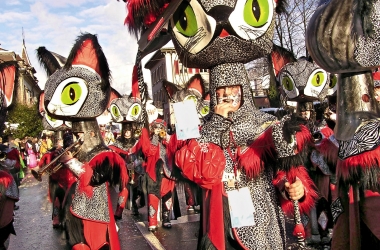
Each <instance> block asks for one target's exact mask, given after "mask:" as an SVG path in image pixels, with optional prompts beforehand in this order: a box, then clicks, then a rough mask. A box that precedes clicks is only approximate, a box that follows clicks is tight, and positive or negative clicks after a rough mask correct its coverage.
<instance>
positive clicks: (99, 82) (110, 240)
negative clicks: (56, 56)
mask: <svg viewBox="0 0 380 250" xmlns="http://www.w3.org/2000/svg"><path fill="white" fill-rule="evenodd" d="M109 80H110V70H109V67H108V63H107V60H106V58H105V55H104V54H103V51H102V48H101V46H100V45H99V43H98V40H97V38H96V36H95V35H92V34H88V33H85V34H82V35H81V36H79V37H78V39H77V40H76V42H75V44H74V47H73V49H72V50H71V52H70V55H69V57H68V59H67V61H66V63H65V65H64V67H63V68H61V69H60V70H57V71H56V72H54V73H53V74H52V75H51V76H50V77H49V78H48V80H47V82H46V85H45V96H44V103H45V108H46V111H47V112H48V114H49V115H50V116H51V117H53V118H59V119H63V120H69V121H72V132H73V133H74V134H75V133H76V134H77V136H78V138H81V139H80V140H81V147H80V150H79V152H78V153H77V154H76V156H75V158H71V159H69V160H68V161H67V162H64V165H65V166H66V167H67V168H68V169H70V171H72V173H73V174H74V175H75V176H77V178H78V181H77V182H76V183H75V184H74V185H71V188H70V190H69V192H68V195H66V201H65V206H66V209H65V211H66V215H65V230H66V233H67V236H68V243H69V245H70V246H72V249H75V250H78V249H100V248H102V247H107V248H109V249H114V250H117V249H120V243H119V239H118V235H117V231H116V224H115V219H114V215H113V210H112V203H111V200H110V194H109V190H108V189H109V186H110V185H113V186H115V185H117V184H119V185H120V186H126V183H127V182H128V174H127V171H126V169H125V167H124V160H123V159H122V158H121V157H120V155H118V154H117V153H115V152H113V151H111V150H110V149H109V148H108V147H106V146H105V144H104V142H103V139H102V136H101V134H100V131H99V125H98V123H97V121H96V117H98V116H99V115H101V114H102V113H103V112H104V110H105V109H106V108H107V104H108V101H109V98H110V93H111V87H110V81H109ZM57 107H60V108H58V109H57ZM68 158H70V156H69V155H65V156H62V157H60V161H64V160H67V159H68Z"/></svg>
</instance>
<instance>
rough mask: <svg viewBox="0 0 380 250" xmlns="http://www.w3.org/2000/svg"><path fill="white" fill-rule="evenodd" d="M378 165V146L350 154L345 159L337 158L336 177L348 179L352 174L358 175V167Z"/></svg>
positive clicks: (379, 162)
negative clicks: (353, 154)
mask: <svg viewBox="0 0 380 250" xmlns="http://www.w3.org/2000/svg"><path fill="white" fill-rule="evenodd" d="M378 166H380V147H377V148H376V149H374V150H371V151H367V152H364V153H362V154H359V155H355V156H351V157H349V158H347V159H345V160H341V159H339V160H338V164H337V171H336V174H337V178H343V180H348V179H350V178H352V175H358V172H357V171H358V170H357V169H358V168H359V167H360V168H362V169H363V170H365V169H367V168H372V167H378Z"/></svg>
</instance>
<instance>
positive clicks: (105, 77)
mask: <svg viewBox="0 0 380 250" xmlns="http://www.w3.org/2000/svg"><path fill="white" fill-rule="evenodd" d="M73 65H84V66H87V67H90V68H91V69H93V70H95V71H96V72H97V73H98V74H99V75H100V77H101V78H102V89H103V90H104V89H107V88H109V87H110V86H111V85H110V78H111V71H110V69H109V66H108V62H107V59H106V57H105V55H104V53H103V50H102V47H101V46H100V45H99V42H98V39H97V37H96V35H92V34H89V33H84V34H81V35H80V36H79V37H78V39H77V40H76V42H75V44H74V46H73V48H72V50H71V52H70V55H69V57H68V58H67V62H66V64H65V68H66V69H69V68H71V67H72V66H73Z"/></svg>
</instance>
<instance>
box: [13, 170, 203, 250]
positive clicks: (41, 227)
mask: <svg viewBox="0 0 380 250" xmlns="http://www.w3.org/2000/svg"><path fill="white" fill-rule="evenodd" d="M112 190H113V192H111V195H112V198H113V206H114V209H115V207H116V201H117V193H116V192H115V191H114V189H112ZM180 194H181V193H180V192H179V195H180ZM47 195H48V178H47V177H46V176H43V178H42V182H38V181H37V180H36V179H35V178H34V177H33V176H32V174H31V173H28V174H27V175H26V176H25V178H24V180H23V182H22V184H21V186H20V201H19V202H18V203H17V205H18V206H19V207H20V208H19V209H18V210H16V211H15V219H14V220H15V221H14V227H15V230H16V234H17V235H16V236H15V235H11V236H10V238H9V240H8V241H9V242H7V244H9V248H8V249H9V250H19V249H28V250H32V249H38V250H45V249H46V250H66V249H67V250H68V249H70V248H69V247H67V246H66V241H65V233H64V231H63V230H61V229H54V228H53V226H52V220H51V214H52V205H51V203H50V202H49V200H48V196H47ZM182 205H183V204H182ZM182 205H181V210H182V211H181V212H182V214H184V216H181V217H180V218H178V220H172V225H173V227H172V228H171V229H164V228H162V227H159V229H158V231H157V232H155V233H154V234H153V233H151V232H149V231H148V227H147V208H146V207H143V208H140V209H139V212H140V215H139V216H132V215H131V211H130V210H127V209H125V210H124V213H123V218H122V220H119V221H117V226H118V228H119V232H118V233H119V239H120V245H121V249H122V250H140V249H141V250H143V249H170V250H175V249H181V250H186V249H189V250H190V249H196V245H197V233H198V226H199V214H189V215H186V207H185V206H182Z"/></svg>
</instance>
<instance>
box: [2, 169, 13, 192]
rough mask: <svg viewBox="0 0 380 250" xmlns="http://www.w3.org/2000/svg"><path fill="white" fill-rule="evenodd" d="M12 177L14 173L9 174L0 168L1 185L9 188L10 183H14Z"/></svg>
mask: <svg viewBox="0 0 380 250" xmlns="http://www.w3.org/2000/svg"><path fill="white" fill-rule="evenodd" d="M12 179H13V177H12V175H10V174H8V173H7V172H5V171H3V170H0V185H2V186H4V187H5V188H6V189H7V188H8V187H9V185H10V184H11V183H12Z"/></svg>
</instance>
